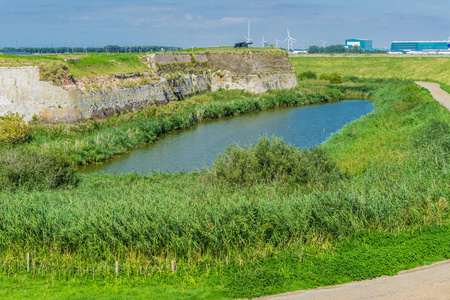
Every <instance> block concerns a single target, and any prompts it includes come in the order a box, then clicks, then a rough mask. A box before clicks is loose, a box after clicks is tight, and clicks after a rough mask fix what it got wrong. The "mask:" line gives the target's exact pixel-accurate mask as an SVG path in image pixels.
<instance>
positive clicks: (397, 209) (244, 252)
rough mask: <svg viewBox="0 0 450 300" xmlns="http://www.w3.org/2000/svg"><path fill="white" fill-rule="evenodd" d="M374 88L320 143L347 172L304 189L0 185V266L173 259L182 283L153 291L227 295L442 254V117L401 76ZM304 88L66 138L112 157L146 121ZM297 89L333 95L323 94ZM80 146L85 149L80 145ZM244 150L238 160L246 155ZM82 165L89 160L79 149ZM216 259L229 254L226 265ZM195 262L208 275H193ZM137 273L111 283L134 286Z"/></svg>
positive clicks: (135, 183)
mask: <svg viewBox="0 0 450 300" xmlns="http://www.w3.org/2000/svg"><path fill="white" fill-rule="evenodd" d="M355 81H356V80H355ZM381 86H382V87H381V88H378V89H377V91H376V92H374V93H373V99H374V102H375V106H376V110H375V111H374V112H373V113H372V114H370V115H367V116H364V117H363V118H361V119H359V120H357V121H355V122H352V123H350V124H348V125H347V126H346V127H344V128H343V129H342V130H341V131H340V132H339V133H337V134H335V135H333V136H332V137H331V138H330V139H329V140H328V141H327V142H326V143H325V144H324V145H323V146H321V150H320V151H323V153H324V154H326V156H327V157H331V159H332V161H334V162H335V163H336V164H337V165H338V166H339V168H340V169H341V170H343V171H344V172H346V173H347V175H348V176H337V177H335V178H333V179H332V180H325V181H312V182H309V183H308V184H298V183H296V182H290V184H289V185H284V184H282V183H280V182H279V181H277V180H275V181H272V183H271V184H267V182H269V181H270V180H269V181H267V180H262V181H263V182H264V183H260V182H261V181H253V182H252V181H250V182H248V183H246V184H237V185H236V184H233V183H236V182H228V181H227V180H224V181H223V180H220V181H214V180H213V181H211V177H210V174H208V171H206V170H205V171H201V172H195V173H189V174H188V173H180V174H170V173H162V174H160V173H156V174H151V175H148V176H139V175H137V174H129V175H120V176H111V175H98V174H97V175H95V174H93V175H81V180H80V183H79V186H78V187H77V188H70V187H69V188H62V189H56V190H42V191H29V190H25V189H18V190H16V191H10V190H3V191H0V253H1V257H0V258H1V259H2V261H3V262H4V263H5V264H6V263H7V262H12V261H23V257H24V253H26V252H30V253H31V255H32V257H33V258H34V259H35V260H37V261H41V262H44V263H45V264H47V265H50V266H52V265H53V266H64V265H69V266H70V265H83V264H84V265H86V264H94V265H99V264H107V265H113V264H114V262H115V261H116V260H119V261H121V262H122V263H123V264H125V265H126V266H129V268H128V269H129V270H130V269H133V267H134V269H135V270H139V266H143V265H145V266H153V267H155V268H156V267H160V266H164V265H165V266H167V265H170V264H169V263H168V262H170V260H172V259H176V260H177V262H178V263H179V265H180V270H185V271H180V273H178V272H177V273H176V274H184V275H170V274H171V272H170V271H169V270H170V269H167V268H165V269H161V271H160V273H159V274H167V276H166V275H164V276H162V275H161V276H162V277H160V278H159V279H157V280H156V279H155V280H156V281H152V283H153V284H156V285H158V286H164V284H167V283H168V282H169V283H170V282H171V283H170V284H174V285H176V286H178V287H179V289H182V288H181V286H183V289H184V288H185V287H199V286H200V285H201V284H202V283H204V282H207V283H208V286H209V287H210V286H214V287H215V289H214V291H216V292H218V291H220V292H223V293H224V294H225V295H227V296H228V297H253V296H259V295H262V294H267V293H273V292H276V291H285V290H289V289H293V288H307V287H314V286H317V285H324V284H334V283H340V282H346V281H349V280H356V279H363V278H371V277H373V276H378V275H381V274H393V273H394V272H396V271H398V270H400V269H402V268H406V267H407V266H413V265H417V264H418V263H423V262H424V261H427V260H432V261H433V260H436V259H443V258H448V257H450V254H449V253H450V252H449V249H450V248H449V245H448V243H446V242H445V238H442V237H443V236H445V237H446V236H448V230H447V229H446V228H448V227H447V226H448V225H450V224H449V220H450V218H449V217H450V215H449V214H450V207H449V205H448V200H449V199H450V180H449V179H450V177H449V174H450V151H449V145H450V143H449V141H450V132H449V128H450V118H449V117H450V113H449V111H448V110H446V109H445V108H444V107H442V106H441V105H439V104H438V103H437V102H436V101H435V100H434V99H433V98H432V97H431V96H430V95H429V93H428V92H426V90H424V89H422V88H420V87H418V86H416V85H415V84H414V83H412V82H409V81H396V82H394V83H393V84H385V85H384V84H381ZM303 93H304V92H299V91H295V92H292V91H291V92H284V93H281V94H280V95H278V94H276V95H267V96H265V97H264V98H261V99H257V100H256V99H253V98H246V97H244V98H242V99H238V100H235V101H222V102H208V103H205V104H201V105H200V106H195V108H192V107H189V108H186V107H184V108H183V109H182V110H181V112H182V114H180V113H179V112H177V113H176V114H175V113H173V111H172V112H170V111H167V114H165V116H164V117H162V116H160V117H157V118H154V119H152V121H145V120H141V119H139V120H136V122H134V123H131V124H133V126H129V127H127V125H120V126H118V127H112V128H106V129H105V127H102V126H104V125H103V124H98V125H96V126H97V127H98V129H95V128H94V129H93V131H92V132H93V134H92V135H91V136H89V137H87V138H86V140H83V139H80V140H79V141H78V142H77V143H83V145H87V146H83V147H86V148H83V149H91V150H89V151H92V153H93V157H95V155H98V153H102V152H101V151H104V150H103V149H104V148H106V149H108V148H107V147H108V142H109V143H111V146H110V147H111V149H117V148H114V147H117V145H115V143H116V142H117V141H121V143H123V145H124V146H121V147H123V148H124V149H127V147H131V145H128V146H127V143H134V142H130V141H133V139H132V138H130V137H133V138H135V139H136V140H138V139H137V138H136V137H141V136H144V137H145V136H147V137H152V136H154V135H156V134H160V133H161V132H162V131H161V132H159V131H150V130H147V129H146V128H150V126H149V124H156V125H158V127H152V128H160V129H158V130H168V129H173V128H178V127H180V128H181V127H182V126H185V125H186V126H187V125H188V124H190V123H189V122H190V121H189V120H191V119H192V118H194V117H193V115H194V114H195V115H197V113H199V112H200V111H201V112H202V114H199V115H203V116H204V118H209V117H213V116H217V117H218V116H222V115H226V114H227V113H241V112H244V111H248V110H254V109H257V108H258V107H259V108H261V107H269V106H270V105H272V104H273V105H279V103H282V104H287V105H290V104H297V103H302V101H303V100H301V99H303V98H302V97H299V95H303ZM333 93H334V92H333ZM305 95H315V97H317V99H324V98H325V99H333V97H330V96H329V95H328V94H323V93H316V92H314V93H309V94H308V93H306V94H305ZM327 95H328V96H327ZM278 97H279V100H277V98H278ZM305 97H306V96H305ZM328 97H330V98H328ZM299 99H300V100H299ZM305 101H311V100H305ZM202 105H203V106H202ZM265 105H267V106H265ZM199 108H202V110H197V109H199ZM203 110H204V111H203ZM191 115H192V116H191ZM151 122H154V123H151ZM119 123H120V124H123V123H121V122H119ZM183 124H185V125H183ZM152 126H154V125H152ZM177 126H178V127H177ZM115 130H117V131H115ZM105 132H111V134H110V135H109V136H108V139H105V137H104V136H103V137H102V135H101V134H103V135H104V134H105ZM118 133H120V134H118ZM142 133H146V135H144V134H142ZM87 141H89V142H87ZM100 141H101V143H100ZM58 143H60V144H61V145H63V143H62V142H61V140H60V141H58ZM58 143H56V142H55V144H50V143H49V144H50V145H52V147H57V145H58ZM70 143H75V142H74V141H70V140H69V142H68V144H69V145H70V146H69V147H65V148H64V147H62V146H61V148H59V149H58V150H57V151H58V153H65V154H66V155H67V156H68V157H71V155H74V153H76V152H75V151H74V150H73V149H76V148H75V147H74V144H70ZM90 144H92V145H95V146H92V148H88V147H91V146H89V145H90ZM266 148H267V147H266ZM269 148H270V147H269ZM64 151H67V152H64ZM114 151H116V150H114ZM243 151H248V153H241V154H242V155H243V156H246V155H250V154H251V151H252V150H251V149H247V150H243ZM88 153H89V152H88ZM80 157H81V158H83V159H85V158H86V157H88V158H89V157H90V156H88V155H86V153H84V152H83V153H81V154H80ZM71 159H72V161H74V162H76V161H77V159H76V158H71ZM219 162H220V159H219ZM219 164H220V163H219ZM286 165H289V164H287V163H286V162H282V167H284V166H286ZM257 166H258V165H257ZM258 168H259V167H258ZM219 169H220V168H219ZM219 169H217V170H211V171H210V172H214V171H216V172H217V171H218V170H219ZM286 176H289V173H286ZM263 178H264V176H263ZM238 183H240V182H239V181H238ZM399 236H400V237H401V238H400V240H399V239H398V237H399ZM397 241H400V244H399V243H397ZM424 245H426V246H424ZM381 249H383V250H381ZM430 249H431V250H430ZM436 253H437V254H436ZM341 254H342V255H341ZM435 254H436V255H435ZM227 256H228V257H229V258H232V260H231V262H230V265H229V268H228V269H227V268H226V267H225V264H224V261H225V258H226V257H227ZM374 257H375V258H376V259H373V258H374ZM371 259H372V260H371ZM366 261H370V263H368V264H365V262H366ZM204 263H213V265H215V266H216V267H210V268H207V269H204V268H203V267H201V266H203V265H204ZM214 263H215V264H214ZM368 265H369V266H371V268H369V269H368V268H367V266H368ZM183 266H186V269H183V268H182V267H183ZM162 270H165V271H162ZM186 270H189V271H186ZM330 272H331V273H330ZM55 274H57V275H58V274H59V275H58V276H61V277H60V278H72V277H70V276H69V277H67V276H66V277H64V276H63V275H61V274H62V273H61V272H59V271H58V272H56V273H55ZM133 274H134V275H133ZM136 274H139V273H126V274H124V275H123V276H127V278H138V275H136ZM211 274H213V275H211ZM214 274H215V275H214ZM334 274H337V275H334ZM171 276H172V277H171ZM177 276H182V279H180V278H181V277H177ZM204 276H206V277H208V276H209V277H208V278H209V279H207V280H206V279H204V278H205V277H204ZM168 278H169V279H168ZM170 278H172V279H170ZM174 278H175V279H174ZM176 278H178V279H176ZM202 278H203V279H202ZM111 280H112V279H111ZM114 280H115V279H114ZM152 280H153V279H152ZM171 280H174V281H171ZM202 280H206V281H202ZM107 282H109V281H107ZM142 282H147V281H145V280H144V281H142Z"/></svg>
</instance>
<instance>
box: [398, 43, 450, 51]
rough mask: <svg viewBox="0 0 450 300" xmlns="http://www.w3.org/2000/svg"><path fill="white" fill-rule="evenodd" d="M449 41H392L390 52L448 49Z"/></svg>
mask: <svg viewBox="0 0 450 300" xmlns="http://www.w3.org/2000/svg"><path fill="white" fill-rule="evenodd" d="M449 48H450V43H449V41H394V42H392V44H391V51H392V52H410V51H433V52H436V51H448V50H449Z"/></svg>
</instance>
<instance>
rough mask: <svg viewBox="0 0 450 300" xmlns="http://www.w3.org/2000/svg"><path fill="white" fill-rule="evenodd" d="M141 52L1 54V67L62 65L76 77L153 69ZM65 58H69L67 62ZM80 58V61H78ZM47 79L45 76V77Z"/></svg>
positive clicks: (43, 67) (49, 66)
mask: <svg viewBox="0 0 450 300" xmlns="http://www.w3.org/2000/svg"><path fill="white" fill-rule="evenodd" d="M140 56H142V54H140V53H122V54H98V55H96V54H86V55H78V56H73V55H34V56H18V55H1V56H0V67H20V66H39V67H40V68H41V69H42V70H43V71H45V70H46V69H48V68H51V66H52V65H55V64H57V65H60V66H63V67H64V68H66V69H67V70H68V73H69V74H70V75H72V76H73V77H74V78H80V77H92V76H102V75H114V74H127V73H139V72H149V71H151V69H150V68H148V67H147V66H146V65H145V64H144V63H142V62H141V61H140V60H139V57H140ZM65 60H68V61H67V62H66V61H65ZM77 60H80V61H77ZM43 79H45V78H43Z"/></svg>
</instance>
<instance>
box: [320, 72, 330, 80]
mask: <svg viewBox="0 0 450 300" xmlns="http://www.w3.org/2000/svg"><path fill="white" fill-rule="evenodd" d="M319 79H320V80H330V79H331V78H330V74H328V73H323V74H320V76H319Z"/></svg>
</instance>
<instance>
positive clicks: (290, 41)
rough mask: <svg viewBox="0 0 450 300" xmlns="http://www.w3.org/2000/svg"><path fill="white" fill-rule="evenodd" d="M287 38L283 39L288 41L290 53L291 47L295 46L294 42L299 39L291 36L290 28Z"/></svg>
mask: <svg viewBox="0 0 450 300" xmlns="http://www.w3.org/2000/svg"><path fill="white" fill-rule="evenodd" d="M287 35H288V36H287V38H286V39H285V40H284V41H283V43H284V42H286V41H287V42H288V53H289V49H291V47H293V44H294V43H295V42H296V41H297V40H296V39H294V38H293V37H291V35H290V34H289V29H288V30H287Z"/></svg>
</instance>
